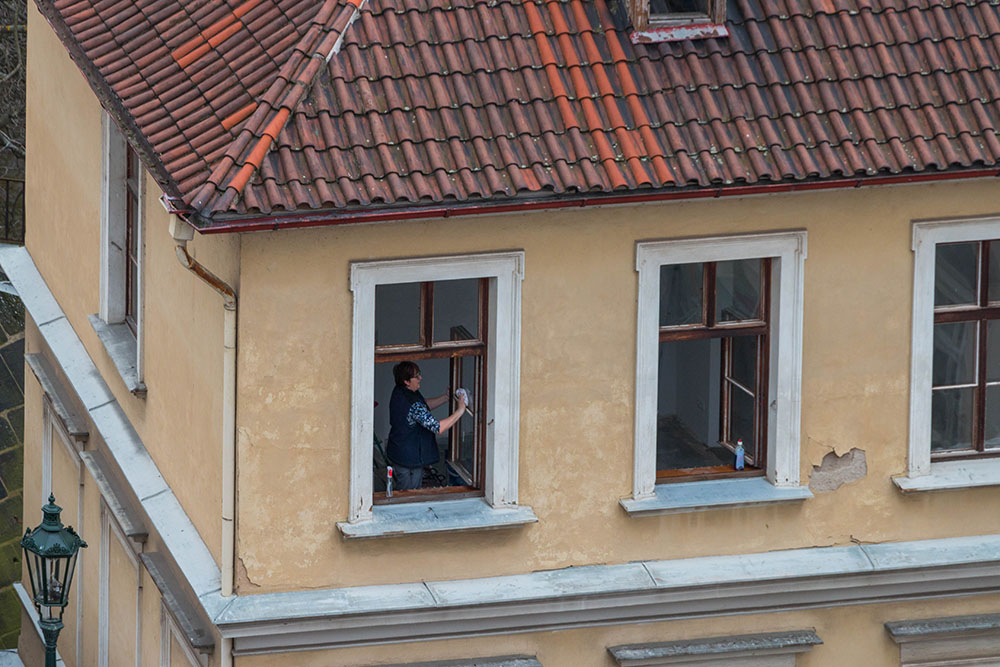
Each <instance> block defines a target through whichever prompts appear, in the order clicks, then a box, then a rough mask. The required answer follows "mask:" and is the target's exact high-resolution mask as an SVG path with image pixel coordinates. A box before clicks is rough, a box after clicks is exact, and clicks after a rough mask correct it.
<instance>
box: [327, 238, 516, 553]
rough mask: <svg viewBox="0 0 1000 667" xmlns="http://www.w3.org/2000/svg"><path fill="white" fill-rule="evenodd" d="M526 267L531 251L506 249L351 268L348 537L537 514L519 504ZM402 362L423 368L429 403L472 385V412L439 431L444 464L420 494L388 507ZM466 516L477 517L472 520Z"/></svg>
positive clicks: (490, 523) (442, 410)
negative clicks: (428, 506) (425, 505)
mask: <svg viewBox="0 0 1000 667" xmlns="http://www.w3.org/2000/svg"><path fill="white" fill-rule="evenodd" d="M523 262H524V255H523V253H522V252H499V253H485V254H476V255H460V256H452V257H422V258H412V259H395V260H381V261H371V262H355V263H353V264H352V265H351V291H352V292H353V293H354V322H353V325H354V326H353V340H352V356H351V359H352V374H351V480H350V482H351V484H350V504H349V516H348V521H347V522H342V523H339V524H338V526H339V527H340V529H341V531H342V532H343V533H344V535H345V536H347V537H372V536H378V535H383V534H399V533H406V532H416V531H418V530H424V531H426V530H452V529H456V530H459V529H467V528H476V527H495V526H497V525H502V524H505V523H506V524H514V523H524V522H525V521H526V520H528V521H534V520H535V519H534V515H533V514H531V513H530V508H524V507H523V506H522V507H520V508H518V506H517V478H518V456H517V438H518V410H519V391H520V386H519V375H520V360H521V353H520V345H521V343H520V338H521V315H520V313H521V280H522V278H523V268H522V267H523ZM402 360H410V361H413V362H415V363H416V364H417V365H418V366H419V367H420V371H421V375H422V380H421V385H420V391H421V393H422V394H423V395H424V397H425V398H428V399H429V398H432V397H435V396H438V397H440V396H441V395H442V394H444V393H445V392H446V391H448V388H449V387H451V389H452V390H454V389H457V388H459V387H464V388H466V389H467V390H469V392H470V393H471V394H472V400H471V403H470V407H471V410H470V411H469V413H467V414H466V415H464V416H462V418H461V419H460V420H459V423H458V424H456V425H455V426H453V427H452V428H451V429H450V430H449V431H448V432H447V433H446V434H445V435H444V436H442V437H440V438H438V441H437V445H438V447H439V452H440V455H441V456H440V459H441V461H440V463H439V464H438V465H437V468H436V469H435V470H433V471H432V472H431V475H425V476H429V477H431V478H432V480H431V481H429V482H428V484H427V485H426V486H425V487H424V488H422V489H420V490H419V491H417V490H414V491H413V492H407V493H406V494H400V493H399V492H396V493H394V498H393V500H392V501H391V502H388V503H386V502H385V501H386V500H387V499H386V498H385V494H384V490H385V481H384V480H385V478H384V474H385V472H384V471H385V459H384V456H385V451H386V450H385V444H386V443H385V440H386V437H387V436H388V433H389V423H388V421H389V397H390V396H391V394H392V389H393V386H394V384H395V383H394V379H393V375H392V367H393V366H394V365H395V364H396V363H398V362H399V361H402ZM453 394H454V392H453V391H451V392H449V398H448V401H449V403H448V405H442V406H441V407H439V408H438V411H439V412H438V414H440V416H441V417H444V416H447V414H450V412H452V411H453V410H454V409H455V407H456V404H455V402H454V398H453ZM376 403H377V404H378V405H376ZM435 474H436V475H438V477H437V478H436V479H433V478H434V477H435ZM463 496H473V497H463ZM397 497H399V499H404V500H412V501H425V502H434V503H437V504H435V505H434V507H435V510H436V511H435V512H432V513H428V512H423V513H420V512H417V511H416V510H418V509H419V508H417V507H416V506H415V505H414V504H413V503H412V502H404V503H398V502H396V500H397ZM445 505H447V507H445ZM373 506H374V507H373ZM512 508H514V509H517V510H519V511H517V512H511V511H510V510H511V509H512ZM499 510H504V511H499ZM414 512H416V514H419V515H420V516H421V517H424V518H425V519H426V517H429V516H432V515H433V516H437V517H439V519H440V521H441V522H444V521H445V520H444V519H443V518H441V517H444V516H445V515H447V516H448V517H450V518H449V519H448V521H450V523H448V525H447V526H444V525H443V523H442V525H429V524H430V523H433V522H430V521H428V520H422V521H421V522H420V525H419V526H415V525H411V524H412V523H413V522H412V521H410V519H409V517H410V516H411V514H413V515H414V516H416V514H414ZM469 513H474V514H476V517H475V521H466V520H465V518H466V517H467V515H468V514H469ZM529 515H530V516H529ZM525 517H527V518H525ZM370 519H375V521H368V520H370ZM363 524H366V525H363Z"/></svg>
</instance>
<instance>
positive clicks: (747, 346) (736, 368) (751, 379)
mask: <svg viewBox="0 0 1000 667" xmlns="http://www.w3.org/2000/svg"><path fill="white" fill-rule="evenodd" d="M729 340H730V345H731V346H732V347H731V349H732V359H731V362H730V364H731V365H730V372H729V377H731V378H732V379H734V380H736V381H737V382H739V383H740V384H741V385H743V386H744V387H746V388H747V389H749V390H750V391H754V392H755V391H756V390H757V381H756V380H757V344H758V342H759V341H760V337H759V336H733V337H732V338H730V339H729Z"/></svg>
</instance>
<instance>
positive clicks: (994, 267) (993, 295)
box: [989, 241, 1000, 303]
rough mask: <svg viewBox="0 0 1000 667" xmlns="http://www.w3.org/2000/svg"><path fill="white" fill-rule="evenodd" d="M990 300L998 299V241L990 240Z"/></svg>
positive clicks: (999, 254) (999, 249) (999, 245)
mask: <svg viewBox="0 0 1000 667" xmlns="http://www.w3.org/2000/svg"><path fill="white" fill-rule="evenodd" d="M989 293H990V294H989V296H990V302H991V303H996V302H997V301H1000V241H991V242H990V285H989Z"/></svg>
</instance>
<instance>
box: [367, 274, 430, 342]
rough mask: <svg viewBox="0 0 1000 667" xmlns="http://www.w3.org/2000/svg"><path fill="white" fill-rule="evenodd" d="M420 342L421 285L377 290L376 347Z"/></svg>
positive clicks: (376, 287)
mask: <svg viewBox="0 0 1000 667" xmlns="http://www.w3.org/2000/svg"><path fill="white" fill-rule="evenodd" d="M419 342H420V283H403V284H400V285H376V286H375V345H376V346H378V345H401V344H405V343H419Z"/></svg>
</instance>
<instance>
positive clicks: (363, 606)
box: [0, 246, 1000, 655]
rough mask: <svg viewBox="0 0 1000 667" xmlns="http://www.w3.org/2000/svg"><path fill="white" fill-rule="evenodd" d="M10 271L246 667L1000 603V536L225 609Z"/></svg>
mask: <svg viewBox="0 0 1000 667" xmlns="http://www.w3.org/2000/svg"><path fill="white" fill-rule="evenodd" d="M0 265H2V267H3V270H4V272H5V273H6V274H7V275H8V277H9V278H10V280H11V282H12V283H13V285H14V287H15V288H16V290H17V292H18V293H19V295H20V296H21V298H22V300H23V301H24V304H25V308H26V309H27V311H28V313H29V314H30V315H31V317H32V319H33V320H34V321H35V323H36V325H37V326H38V329H39V332H40V333H41V335H42V337H43V338H44V340H45V342H46V344H47V345H48V347H49V349H50V350H51V352H52V356H53V361H54V362H55V363H57V364H58V365H59V367H60V369H61V371H62V373H63V375H64V376H65V378H66V382H67V384H68V385H69V387H68V388H69V389H72V391H73V393H74V394H75V397H76V398H77V399H78V400H79V402H80V404H81V405H82V406H83V408H84V410H85V411H86V417H87V418H88V419H89V420H90V423H91V425H92V429H91V432H92V433H96V434H97V435H98V436H99V437H100V440H101V441H103V442H104V443H105V445H106V447H107V453H108V455H109V456H110V457H111V458H113V459H114V463H115V465H117V466H118V468H119V469H120V470H121V472H122V477H123V478H124V481H125V482H126V483H127V484H128V485H129V486H130V491H131V492H132V493H133V494H134V495H135V497H136V498H138V500H139V505H140V507H139V508H134V509H141V511H142V512H143V514H144V515H145V516H146V517H147V518H148V522H147V525H148V526H149V528H151V529H152V530H154V531H155V532H156V533H157V534H158V535H159V537H160V541H161V542H162V543H163V544H164V546H165V548H166V550H167V551H168V552H169V554H170V556H171V558H172V560H173V561H174V562H175V563H176V565H177V568H178V570H179V574H180V579H181V582H182V585H184V586H187V587H188V588H189V589H190V591H191V592H193V593H194V594H195V595H197V596H198V597H197V599H198V601H199V604H200V605H201V610H199V611H201V612H202V613H204V615H205V616H206V617H207V618H208V619H210V620H211V621H212V623H213V624H214V626H215V630H216V631H217V632H218V633H220V634H221V636H222V637H225V638H231V639H233V640H234V653H235V654H236V655H246V654H255V653H278V652H286V651H296V650H315V649H321V648H336V647H346V646H360V645H372V644H389V643H396V642H411V641H425V640H433V639H445V638H466V637H476V636H484V635H497V634H508V633H520V632H536V631H543V630H560V629H567V628H580V627H589V626H599V625H612V624H618V623H646V622H654V621H665V620H674V619H682V618H698V617H707V616H719V615H732V614H756V613H765V612H775V611H786V610H792V609H803V608H814V607H830V606H841V605H854V604H864V603H874V602H891V601H900V600H914V599H923V598H933V597H947V596H959V595H972V594H978V593H997V592H1000V535H981V536H974V537H957V538H945V539H933V540H919V541H912V542H898V543H880V544H866V545H862V544H855V545H851V546H836V547H810V548H804V549H794V550H786V551H773V552H768V553H758V554H735V555H728V556H706V557H698V558H686V559H675V560H650V561H643V562H635V563H626V564H619V565H593V566H587V567H571V568H566V569H562V570H555V571H545V572H531V573H526V574H516V575H507V576H500V577H484V578H477V579H467V580H461V581H439V582H415V583H400V584H391V585H373V586H355V587H350V588H340V589H327V590H313V591H296V592H288V593H266V594H259V595H242V596H239V595H237V596H232V597H228V598H226V597H223V596H222V595H221V594H220V592H219V576H220V575H219V569H218V566H217V565H216V563H215V561H214V560H213V558H212V556H211V553H210V551H209V550H208V548H207V547H206V546H205V544H204V542H203V541H202V540H201V538H200V536H199V535H198V533H197V531H196V530H195V529H194V526H193V524H192V523H191V520H190V518H189V517H188V516H187V514H186V513H185V512H184V509H183V508H182V507H181V505H180V503H179V501H178V500H177V498H176V497H175V496H174V495H173V492H172V491H171V490H170V488H169V487H168V486H167V485H166V482H165V481H164V480H163V478H162V477H161V476H160V475H159V471H158V470H157V468H156V465H155V463H154V462H153V460H152V459H151V458H150V456H149V453H148V452H147V451H146V449H145V447H144V445H143V443H142V441H141V440H140V439H139V437H138V434H137V433H136V432H135V429H133V428H132V426H131V424H130V423H129V422H128V420H127V418H126V417H125V415H124V412H123V411H122V410H121V407H120V406H119V405H118V403H117V401H116V400H115V399H114V397H113V395H112V394H111V392H110V390H109V389H108V387H107V385H106V384H105V383H104V381H103V379H102V378H101V376H100V373H99V372H98V370H97V368H96V367H95V366H94V364H93V361H92V360H91V359H90V357H89V355H88V354H87V351H86V349H85V348H84V347H83V344H82V343H81V341H80V339H79V338H78V337H77V336H76V333H75V332H74V331H73V328H72V327H71V326H70V325H69V322H68V320H67V319H66V317H65V315H64V313H63V312H62V310H61V308H60V307H59V305H58V303H56V301H55V299H54V297H53V296H52V294H51V292H50V291H49V290H48V287H47V286H46V285H45V282H44V280H43V278H42V276H41V274H39V272H38V270H37V268H36V267H35V265H34V262H33V261H32V259H31V256H30V255H29V254H28V252H27V250H25V249H24V248H18V247H14V246H7V247H2V248H0ZM109 488H110V487H109ZM107 492H108V493H113V490H111V491H107ZM117 500H118V501H122V500H123V499H117ZM616 501H617V500H616V499H614V498H609V500H608V502H609V503H614V502H616ZM332 529H333V528H332V527H331V530H332Z"/></svg>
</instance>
